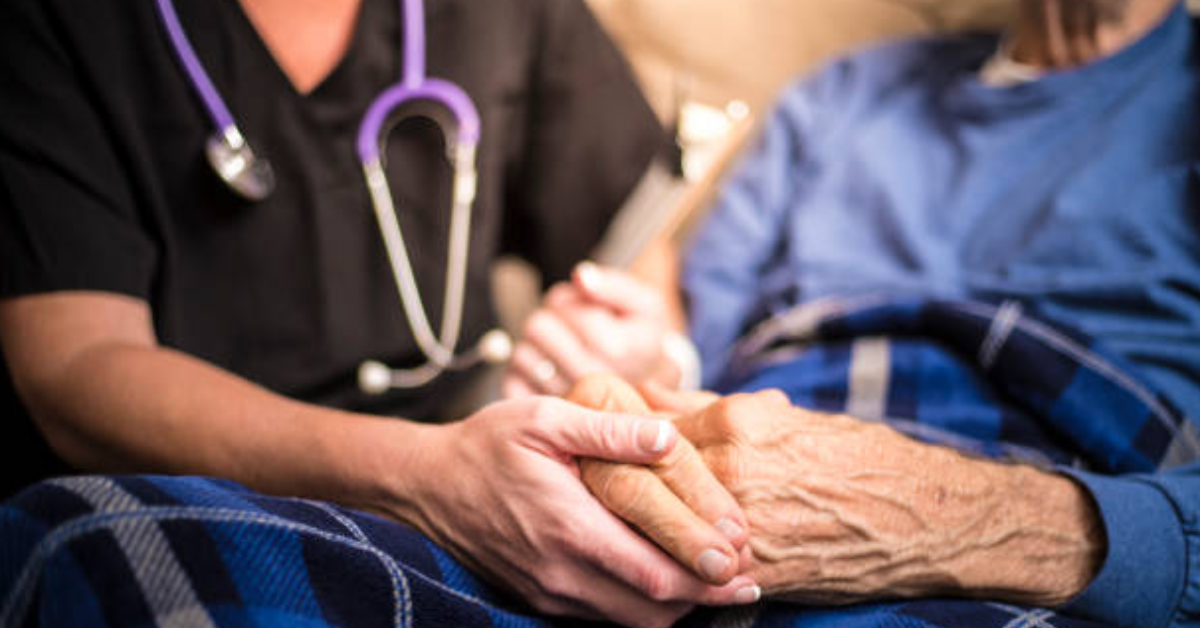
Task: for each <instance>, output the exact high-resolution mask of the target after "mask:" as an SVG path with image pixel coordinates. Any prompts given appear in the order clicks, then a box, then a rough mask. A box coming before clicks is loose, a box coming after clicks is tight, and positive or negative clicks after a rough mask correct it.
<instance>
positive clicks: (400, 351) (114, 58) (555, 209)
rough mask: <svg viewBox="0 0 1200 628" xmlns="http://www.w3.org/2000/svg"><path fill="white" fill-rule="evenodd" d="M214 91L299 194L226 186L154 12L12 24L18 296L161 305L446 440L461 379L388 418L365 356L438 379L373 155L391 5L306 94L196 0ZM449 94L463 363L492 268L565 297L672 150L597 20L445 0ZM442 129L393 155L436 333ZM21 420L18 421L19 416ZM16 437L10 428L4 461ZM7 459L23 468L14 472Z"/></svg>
mask: <svg viewBox="0 0 1200 628" xmlns="http://www.w3.org/2000/svg"><path fill="white" fill-rule="evenodd" d="M176 6H177V9H178V12H179V14H180V17H181V21H182V23H183V25H184V28H185V30H186V31H187V33H188V35H189V37H190V38H191V40H192V43H193V45H194V46H195V48H196V50H197V53H198V54H199V56H200V58H201V60H202V61H203V63H204V65H205V67H206V69H207V70H208V72H209V74H210V75H211V77H212V79H213V82H214V83H215V85H216V87H217V89H218V90H219V91H220V93H221V94H222V95H223V97H224V98H225V100H226V102H227V103H228V104H229V107H230V109H231V110H232V112H233V114H234V116H235V118H236V119H237V120H238V122H239V124H240V126H241V128H242V130H243V132H244V133H245V134H246V135H247V137H248V138H249V139H250V141H251V143H252V144H253V146H254V147H255V150H256V151H257V152H258V153H259V154H261V155H263V156H265V157H267V158H268V159H269V160H270V161H271V163H272V165H273V166H274V169H275V172H276V175H277V178H278V179H279V181H280V185H279V186H278V188H277V190H276V191H275V193H274V195H273V196H272V197H271V198H269V199H268V200H266V201H264V202H262V203H258V204H253V203H249V202H246V201H243V200H241V199H239V198H237V197H236V196H235V195H233V194H232V193H231V192H230V191H228V190H227V189H226V188H225V187H224V184H223V183H222V182H220V181H219V180H218V179H217V178H216V176H215V175H214V174H213V173H212V171H211V170H210V169H209V167H208V165H207V162H206V161H205V158H204V154H203V146H204V143H205V142H206V140H207V138H208V136H209V135H210V134H211V133H212V128H211V123H210V121H209V119H208V117H207V115H206V113H205V111H204V109H203V108H202V106H201V104H200V101H199V99H198V98H197V97H196V95H195V94H194V92H193V89H192V86H191V84H190V83H189V82H188V80H187V77H186V75H185V74H184V72H183V71H182V69H181V67H180V65H179V63H178V61H177V60H176V57H175V55H174V52H173V51H172V49H171V47H170V45H169V42H168V40H167V38H166V35H165V33H164V31H163V30H162V28H161V27H160V26H159V23H158V18H157V16H156V14H155V12H154V7H153V2H149V1H147V2H128V1H125V0H90V1H89V2H82V3H81V2H76V1H75V0H6V1H5V2H4V3H0V298H5V297H13V296H18V295H25V294H33V293H42V292H49V291H57V290H101V291H110V292H116V293H122V294H129V295H133V296H136V297H140V298H142V299H145V300H146V301H147V302H149V303H150V305H151V306H152V309H153V312H154V322H155V326H156V331H157V334H158V337H159V340H160V342H161V343H162V344H164V345H166V346H170V347H173V348H177V349H181V350H183V351H186V352H188V353H191V354H193V355H196V356H199V357H201V358H203V359H206V360H208V361H210V362H212V363H214V364H217V365H219V366H222V367H224V368H227V369H229V370H231V371H233V372H235V373H239V374H241V375H243V376H245V377H247V378H249V379H251V380H253V381H255V382H258V383H261V384H263V385H265V386H267V387H268V388H271V389H273V390H277V391H280V392H282V393H284V394H287V395H291V396H294V397H297V398H301V399H306V400H309V401H314V402H318V403H323V404H328V405H333V406H339V407H344V408H350V409H357V410H367V411H373V412H382V413H391V414H399V415H404V416H407V417H410V418H415V419H419V420H437V419H445V418H449V417H443V416H439V415H438V414H439V413H438V408H439V407H443V406H445V405H446V402H447V400H450V399H453V398H454V396H455V394H456V386H457V385H458V383H459V381H458V380H459V378H455V377H447V378H444V379H443V380H442V381H439V382H437V383H436V384H434V385H432V386H429V387H426V388H423V389H420V390H417V391H411V392H403V391H397V392H393V393H389V394H387V395H384V396H381V397H377V398H368V397H365V396H363V395H361V394H360V393H358V392H357V390H356V388H355V387H354V381H355V380H354V373H355V369H356V368H357V366H358V365H359V363H360V362H361V361H362V360H364V359H367V358H376V359H383V360H385V361H388V362H389V363H391V364H393V365H397V366H403V365H414V364H418V363H421V362H423V359H422V358H421V357H420V354H419V353H418V352H417V351H416V349H415V346H414V344H413V342H412V340H411V334H410V332H409V330H408V326H407V323H406V322H405V321H404V318H403V315H402V313H401V310H400V304H399V300H398V297H397V295H396V292H395V288H394V286H393V283H392V276H391V271H390V269H389V266H388V265H387V262H386V256H385V253H384V250H383V245H382V243H381V241H380V239H379V236H378V231H377V228H376V225H375V222H374V216H373V213H372V210H371V206H370V201H369V197H368V194H367V191H366V188H365V185H364V182H363V176H362V172H361V169H360V167H359V162H358V159H357V156H356V154H355V150H354V140H355V135H356V133H357V131H358V125H359V122H360V120H361V117H362V115H363V113H364V112H365V110H366V108H367V106H368V104H369V103H370V101H371V100H372V99H373V98H374V97H375V96H376V95H377V94H378V93H379V92H381V91H382V90H383V89H384V88H385V87H387V86H388V85H390V84H392V83H395V82H396V81H397V80H398V78H399V72H400V63H401V51H400V46H399V43H400V24H399V22H400V17H399V8H398V6H397V3H396V2H395V0H363V7H362V10H361V13H360V15H359V17H358V22H357V27H356V28H357V30H356V33H355V37H354V41H353V43H352V45H351V47H350V49H349V51H348V52H347V53H346V56H345V58H344V59H343V60H342V61H341V63H340V64H339V65H338V66H337V67H336V68H335V70H334V71H333V72H332V73H331V74H330V75H329V77H327V78H326V79H325V80H324V81H323V82H322V83H320V84H319V85H318V86H317V87H316V88H315V89H314V90H313V91H312V92H311V93H309V94H299V93H297V92H296V91H295V90H294V88H293V87H292V85H291V83H290V82H289V81H288V79H287V77H286V76H285V75H284V74H283V72H282V70H281V69H280V68H279V67H278V66H277V65H276V63H275V61H274V59H273V58H272V57H271V55H270V53H269V51H268V50H267V48H266V47H265V45H264V44H263V43H262V41H261V39H260V38H259V37H258V36H257V33H256V32H255V31H254V29H253V26H252V25H251V23H250V22H249V20H248V19H247V17H246V16H245V14H244V13H243V12H242V10H241V8H240V6H239V5H238V3H237V1H236V0H177V2H176ZM426 17H427V29H426V30H427V33H428V42H429V43H428V65H429V74H430V75H431V76H437V77H443V78H447V79H449V80H452V81H454V82H456V83H458V84H459V85H460V86H462V87H463V88H464V89H466V91H467V92H468V93H469V94H470V95H471V96H472V98H473V99H474V101H475V104H476V105H477V106H478V108H479V110H480V114H481V117H482V123H483V137H482V141H481V145H480V152H479V167H480V178H479V195H478V198H477V200H476V204H475V214H474V219H473V227H474V230H473V235H472V239H471V263H470V265H469V279H468V281H469V283H468V289H467V311H466V316H465V321H464V332H463V340H462V342H461V344H463V345H465V344H466V343H471V342H473V341H474V340H475V339H476V338H477V337H478V336H479V335H480V334H481V333H483V331H485V330H486V329H488V328H489V327H490V326H491V324H492V323H493V320H494V313H493V311H492V308H491V305H490V300H489V298H488V294H489V284H488V267H489V264H490V262H491V261H492V260H493V259H494V258H495V257H496V256H498V255H499V254H501V253H504V252H513V253H517V254H519V255H521V256H523V257H526V258H528V259H529V260H530V261H532V262H534V263H535V264H537V265H539V266H540V267H542V268H543V269H544V270H545V271H546V276H547V280H548V281H553V280H555V279H559V278H562V277H564V276H566V274H567V273H568V272H569V270H570V268H571V266H572V264H573V263H574V262H576V261H577V260H578V259H579V258H580V257H582V256H584V255H586V254H587V253H588V251H589V250H590V249H591V247H592V246H593V245H594V244H595V242H596V241H597V240H598V238H599V236H600V235H601V232H602V229H603V227H604V226H605V225H606V224H607V222H608V220H609V219H610V218H611V215H612V213H613V212H614V211H615V209H616V208H617V207H619V205H620V203H621V202H622V201H623V200H624V198H625V196H626V195H627V194H628V192H629V191H630V190H631V188H632V186H633V185H634V183H636V181H637V179H638V178H639V177H640V175H641V173H642V171H643V170H644V168H645V166H646V165H647V164H648V162H649V160H650V158H651V156H652V154H653V153H654V152H655V151H656V150H658V148H659V147H660V146H661V145H662V142H663V134H662V131H661V129H660V128H659V127H658V125H657V122H656V121H655V119H654V117H653V115H652V113H651V112H650V110H649V108H648V107H647V106H646V104H645V102H644V100H643V99H642V97H641V94H640V93H639V91H638V90H637V87H636V85H635V84H634V82H633V79H632V77H631V74H630V72H629V69H628V67H627V65H626V64H625V62H624V60H623V59H622V58H621V57H620V55H619V53H618V52H617V51H616V49H615V48H614V47H613V46H612V44H611V42H609V41H608V40H607V39H606V38H605V36H604V34H603V32H602V31H601V29H600V27H599V26H598V24H597V23H596V22H595V20H594V18H593V17H592V16H591V15H590V14H589V13H588V11H587V9H586V7H585V6H584V5H583V3H582V2H581V1H580V0H488V1H487V2H478V1H475V0H428V1H427V7H426ZM442 154H444V151H443V148H442V141H441V139H440V136H439V135H438V134H437V133H436V130H435V129H434V127H433V126H432V125H431V124H430V123H428V122H426V121H423V120H420V119H418V120H410V121H406V122H404V123H401V124H400V125H399V126H397V127H396V130H395V131H394V132H393V134H392V135H391V136H390V139H389V143H388V144H387V147H386V155H387V170H388V176H389V178H390V181H391V184H392V188H393V193H394V195H395V197H396V199H397V204H398V210H399V214H400V222H401V224H402V226H403V228H404V231H405V237H406V240H407V242H408V246H409V248H410V251H411V253H412V255H413V258H414V259H413V262H414V266H415V270H416V274H417V279H418V284H419V285H420V288H421V293H422V297H423V299H424V301H425V306H426V308H427V310H428V314H429V318H430V320H431V321H434V322H435V324H436V321H438V320H440V317H441V307H440V305H441V301H442V293H443V286H444V265H445V258H446V240H447V232H448V218H449V208H448V205H449V182H450V168H449V166H448V165H447V163H446V162H445V160H444V159H442V158H441V157H440V156H441V155H442ZM5 415H6V416H12V414H11V413H9V412H6V413H5ZM13 421H14V419H6V422H7V423H9V424H10V425H6V426H5V428H4V429H5V432H4V440H5V441H6V445H5V449H7V448H8V447H7V444H8V443H9V442H10V441H11V440H12V439H11V438H10V435H11V434H12V433H14V432H13V430H14V429H15V428H14V427H12V422H13ZM5 455H6V458H7V459H11V458H8V456H7V454H5Z"/></svg>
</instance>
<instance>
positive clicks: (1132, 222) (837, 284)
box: [684, 6, 1200, 628]
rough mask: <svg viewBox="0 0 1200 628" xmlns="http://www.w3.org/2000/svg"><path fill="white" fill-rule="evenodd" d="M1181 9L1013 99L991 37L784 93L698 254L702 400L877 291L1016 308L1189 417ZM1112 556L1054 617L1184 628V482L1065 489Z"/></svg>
mask: <svg viewBox="0 0 1200 628" xmlns="http://www.w3.org/2000/svg"><path fill="white" fill-rule="evenodd" d="M1195 31H1196V24H1195V22H1194V21H1193V20H1192V19H1191V18H1190V17H1189V16H1188V15H1187V14H1186V12H1185V11H1184V9H1183V8H1182V6H1180V7H1177V8H1176V9H1175V10H1174V11H1173V12H1172V13H1171V14H1170V15H1169V17H1168V18H1167V19H1166V20H1165V21H1164V22H1163V23H1162V24H1161V25H1159V26H1158V27H1157V28H1155V29H1154V30H1153V31H1152V32H1151V33H1149V34H1148V35H1147V36H1146V37H1144V38H1143V39H1142V40H1140V41H1138V42H1137V43H1135V44H1134V45H1132V46H1131V47H1129V48H1127V49H1125V50H1123V51H1122V52H1120V53H1118V54H1116V55H1114V56H1112V57H1109V58H1107V59H1104V60H1102V61H1100V62H1097V63H1095V64H1092V65H1090V66H1087V67H1084V68H1081V69H1077V70H1074V71H1069V72H1062V73H1054V74H1050V75H1048V76H1046V77H1044V78H1043V79H1041V80H1039V81H1036V82H1033V83H1029V84H1022V85H1018V86H1014V87H1008V88H992V87H988V86H986V85H984V84H983V83H982V82H980V80H979V78H978V70H979V68H980V67H981V66H982V64H983V62H984V61H985V60H986V58H987V57H988V56H989V55H990V54H991V53H992V52H993V51H994V50H995V48H996V45H997V41H996V39H995V38H994V37H972V38H955V39H941V40H928V41H921V42H909V43H901V44H893V45H888V46H884V47H881V48H877V49H874V50H870V51H867V52H864V53H862V54H859V55H856V56H853V57H850V58H847V59H844V60H841V61H839V62H836V63H834V64H832V65H831V66H829V67H828V68H826V69H825V70H824V71H822V72H821V73H819V74H818V75H816V76H815V77H813V78H811V79H808V80H806V81H804V82H802V83H800V84H798V85H797V86H795V87H794V88H793V89H791V90H790V91H788V92H786V93H785V94H784V96H783V98H782V100H781V102H780V103H779V106H778V109H777V112H776V113H775V115H774V117H773V118H772V120H771V121H770V123H769V124H768V126H767V128H766V129H765V131H764V136H763V139H762V141H761V144H760V145H759V147H758V149H757V150H756V151H755V152H754V153H753V154H751V155H750V156H749V157H748V158H747V160H746V161H745V162H744V163H743V164H742V165H741V167H740V169H739V171H738V173H737V174H736V175H735V176H734V177H733V178H732V179H731V181H730V182H729V184H728V185H727V186H726V188H725V190H724V192H723V193H722V195H721V197H720V198H719V201H718V203H717V206H716V208H715V209H714V213H713V215H712V216H711V217H710V219H709V221H708V223H707V224H706V226H705V227H704V229H703V230H702V231H701V233H700V234H699V236H698V237H697V239H696V241H695V242H694V244H693V246H692V249H691V253H690V255H689V257H688V260H687V265H686V269H685V273H684V285H685V288H686V290H687V294H688V297H689V309H690V314H691V317H692V335H693V337H694V338H695V339H696V342H697V345H698V346H699V348H700V351H701V356H702V359H703V362H704V370H705V374H706V379H708V381H709V382H710V383H711V382H712V381H714V379H715V378H716V377H718V376H719V375H720V374H721V372H722V370H723V367H724V366H725V365H726V361H727V351H728V348H729V347H730V346H731V345H732V344H733V342H734V340H735V339H736V338H737V337H738V336H740V335H741V334H742V333H743V332H744V331H745V330H746V329H747V328H748V327H749V326H750V325H753V324H754V323H756V322H758V321H760V320H763V319H764V318H767V317H769V316H770V315H772V314H774V313H778V312H781V311H783V310H785V309H788V308H790V307H792V306H794V305H796V304H799V303H806V302H811V301H813V300H816V299H819V298H822V297H828V296H840V297H844V296H854V295H865V294H872V293H878V292H888V293H897V292H899V293H911V294H916V295H922V296H929V297H933V298H950V299H954V298H961V299H973V300H985V301H998V300H1009V299H1015V300H1019V301H1023V302H1026V303H1029V304H1031V305H1033V306H1035V307H1036V309H1037V311H1039V312H1041V313H1043V314H1045V315H1047V316H1049V317H1051V318H1053V319H1055V320H1057V321H1061V322H1065V323H1067V324H1069V325H1071V326H1074V327H1076V328H1077V329H1079V330H1080V331H1082V332H1084V333H1085V334H1087V335H1089V336H1091V337H1094V338H1097V339H1100V340H1101V341H1102V342H1103V343H1104V344H1105V346H1106V347H1107V348H1108V349H1109V350H1111V351H1112V352H1113V353H1115V354H1118V355H1120V356H1121V357H1123V358H1124V359H1126V360H1127V361H1128V362H1129V363H1131V364H1134V365H1136V367H1137V368H1138V370H1139V375H1140V377H1142V378H1143V379H1144V380H1145V381H1146V382H1147V383H1149V384H1150V385H1151V386H1153V387H1154V388H1155V389H1156V390H1157V391H1159V392H1160V393H1161V394H1163V395H1164V396H1166V398H1167V399H1169V400H1170V401H1171V402H1172V403H1173V404H1174V405H1176V406H1177V407H1179V408H1181V409H1182V410H1183V411H1184V412H1185V413H1186V414H1188V415H1190V416H1192V417H1196V416H1200V224H1198V223H1200V98H1198V96H1200V48H1198V47H1197V45H1196V36H1195ZM1073 473H1074V475H1075V476H1076V477H1077V478H1079V479H1080V481H1082V482H1083V483H1084V484H1085V485H1086V486H1087V487H1088V488H1089V489H1090V491H1091V493H1092V495H1093V496H1094V498H1095V499H1096V502H1097V504H1098V505H1099V506H1100V512H1101V515H1102V517H1103V520H1104V524H1105V529H1106V532H1107V535H1108V547H1109V551H1108V555H1107V558H1106V560H1105V563H1104V566H1103V569H1102V571H1101V573H1100V575H1099V576H1098V577H1097V578H1096V580H1095V581H1094V582H1093V583H1092V585H1091V586H1090V587H1089V588H1088V589H1087V590H1086V591H1085V592H1084V593H1083V594H1082V595H1081V596H1079V598H1078V599H1076V600H1075V601H1073V602H1072V603H1071V604H1070V605H1068V607H1067V609H1068V610H1070V611H1071V612H1073V613H1076V614H1080V615H1084V616H1089V617H1093V618H1096V619H1099V620H1102V621H1107V622H1110V623H1114V624H1117V625H1122V626H1148V627H1154V628H1158V627H1166V626H1171V627H1176V626H1191V625H1200V524H1198V522H1197V516H1198V514H1200V513H1198V511H1200V467H1198V466H1195V465H1193V466H1187V467H1183V468H1181V469H1176V470H1174V471H1172V472H1170V473H1162V474H1158V475H1147V476H1137V477H1132V476H1126V477H1106V476H1101V475H1096V474H1087V473H1082V472H1073Z"/></svg>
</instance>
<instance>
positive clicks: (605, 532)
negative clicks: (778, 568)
mask: <svg viewBox="0 0 1200 628" xmlns="http://www.w3.org/2000/svg"><path fill="white" fill-rule="evenodd" d="M589 521H590V522H592V523H593V525H592V532H593V534H592V535H591V536H590V537H589V542H586V543H583V544H582V545H581V546H580V547H579V551H580V552H581V553H582V554H583V555H584V556H585V557H586V558H587V559H588V560H589V561H590V562H591V563H592V564H593V565H596V566H598V567H599V568H602V569H604V570H605V571H607V572H608V573H611V574H612V575H613V576H615V577H616V578H618V579H620V580H621V581H623V582H625V583H626V584H628V585H629V586H631V587H633V588H634V589H635V590H637V591H639V592H640V593H642V594H643V595H645V596H647V597H649V598H650V599H653V600H658V601H683V602H689V603H693V604H704V605H708V606H726V605H730V604H748V603H751V602H755V601H757V600H758V598H759V596H760V594H761V590H760V589H759V587H758V585H757V584H756V583H755V582H754V579H753V578H751V577H750V576H747V575H738V576H736V577H734V578H733V579H732V580H730V581H729V582H728V583H726V584H724V585H722V586H714V585H711V584H708V583H706V582H704V581H703V580H701V579H700V578H698V577H696V576H695V575H694V574H692V573H691V572H690V571H689V570H688V569H687V568H686V567H684V566H683V565H681V564H679V563H678V562H676V561H675V560H674V559H672V558H671V557H669V556H667V555H666V554H664V553H663V552H662V550H660V549H659V548H657V547H655V546H654V545H653V544H651V542H650V541H648V540H646V539H645V538H642V537H641V536H638V535H636V534H633V533H632V531H630V530H629V528H628V527H627V526H626V525H625V524H624V523H622V522H621V521H620V520H619V519H618V518H617V517H616V515H614V514H613V513H611V512H609V511H608V510H605V509H604V508H603V507H601V505H600V504H597V506H596V513H595V514H594V515H593V516H591V517H589Z"/></svg>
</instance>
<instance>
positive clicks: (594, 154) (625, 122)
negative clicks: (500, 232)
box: [505, 0, 666, 284]
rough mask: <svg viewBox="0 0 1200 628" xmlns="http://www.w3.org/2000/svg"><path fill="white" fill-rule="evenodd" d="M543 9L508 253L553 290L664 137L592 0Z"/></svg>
mask: <svg viewBox="0 0 1200 628" xmlns="http://www.w3.org/2000/svg"><path fill="white" fill-rule="evenodd" d="M541 5H542V6H541V10H542V12H543V21H542V24H541V27H540V29H539V33H538V35H537V37H538V41H537V42H536V44H535V46H536V50H535V51H534V55H533V58H534V59H535V61H534V64H535V65H534V68H533V77H532V78H531V82H532V85H531V102H530V105H529V109H528V112H527V115H528V123H527V125H526V126H527V128H528V129H529V132H528V136H527V140H526V146H525V148H524V151H523V155H522V158H521V160H520V161H521V165H520V167H519V169H518V171H517V172H516V173H515V176H514V177H513V179H512V181H511V184H510V185H509V186H508V189H509V190H510V192H509V194H508V198H507V202H506V204H507V206H508V207H509V208H510V210H509V211H508V212H507V217H506V219H505V248H506V249H507V250H508V251H510V252H515V253H517V254H519V255H521V256H522V257H524V258H526V259H528V260H529V261H530V262H532V263H533V264H534V265H535V266H537V267H538V268H539V269H541V271H542V273H543V279H544V280H545V282H546V283H547V284H549V283H551V282H554V281H557V280H560V279H563V278H565V277H567V276H568V275H569V274H570V272H571V268H572V266H573V265H574V264H575V263H576V262H578V261H579V260H580V259H582V258H584V257H585V256H586V255H588V254H589V253H590V252H591V250H592V248H593V247H594V246H595V245H596V244H597V243H598V242H599V240H600V238H601V236H602V235H603V234H604V230H605V229H606V228H607V226H608V223H609V221H610V220H611V219H612V217H613V215H614V214H615V213H616V211H617V210H618V209H619V208H620V207H621V205H622V203H623V202H624V201H625V199H626V197H627V196H628V195H629V193H630V192H631V191H632V190H633V188H634V186H635V185H636V184H637V182H638V181H639V180H640V179H641V177H642V174H643V173H644V172H645V170H646V168H647V166H649V164H650V161H651V159H652V158H653V157H654V155H655V154H656V153H658V152H659V151H660V150H661V149H662V148H663V147H664V146H665V141H666V134H665V132H664V130H663V129H662V127H661V125H659V123H658V119H657V118H656V117H655V116H654V113H653V111H651V109H650V106H649V105H648V104H647V103H646V100H645V97H644V96H643V95H642V92H641V89H640V88H639V87H638V85H637V83H636V82H635V80H634V78H633V73H632V71H631V69H630V68H629V65H628V64H627V63H626V61H625V59H624V58H623V57H622V56H621V53H620V52H619V51H618V50H617V48H616V47H615V46H614V45H613V43H612V41H611V40H609V39H608V37H607V34H606V33H605V32H604V30H603V29H602V28H601V27H600V24H599V23H598V22H597V21H596V19H595V17H594V16H593V15H592V14H591V13H590V12H589V11H588V9H587V7H586V6H585V5H584V3H583V2H581V1H579V0H569V1H561V0H551V1H549V2H543V3H541Z"/></svg>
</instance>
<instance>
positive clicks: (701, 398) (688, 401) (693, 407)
mask: <svg viewBox="0 0 1200 628" xmlns="http://www.w3.org/2000/svg"><path fill="white" fill-rule="evenodd" d="M638 392H639V393H641V395H642V398H643V399H645V400H646V403H648V404H650V407H651V408H652V409H653V410H654V411H656V412H668V413H674V414H692V413H694V412H699V411H701V410H703V409H704V408H706V407H708V406H710V405H712V404H713V402H715V401H717V400H718V399H720V398H721V397H720V395H717V394H716V393H712V392H708V391H706V390H673V389H670V388H667V387H665V386H663V385H661V384H658V383H656V382H653V381H647V382H644V383H642V384H640V385H639V386H638Z"/></svg>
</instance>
